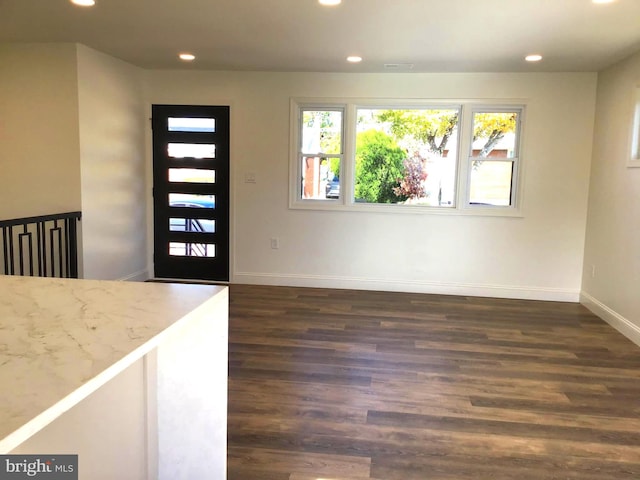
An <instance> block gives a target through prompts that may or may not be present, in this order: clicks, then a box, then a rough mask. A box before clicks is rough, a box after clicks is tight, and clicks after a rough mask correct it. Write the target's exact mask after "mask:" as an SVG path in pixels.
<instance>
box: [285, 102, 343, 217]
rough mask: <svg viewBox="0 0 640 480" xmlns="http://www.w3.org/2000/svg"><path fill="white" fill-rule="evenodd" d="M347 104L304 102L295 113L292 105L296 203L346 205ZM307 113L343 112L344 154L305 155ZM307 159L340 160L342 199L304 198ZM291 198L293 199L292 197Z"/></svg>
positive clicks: (322, 153) (341, 141)
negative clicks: (304, 169) (303, 143)
mask: <svg viewBox="0 0 640 480" xmlns="http://www.w3.org/2000/svg"><path fill="white" fill-rule="evenodd" d="M345 110H346V104H341V103H317V102H304V103H299V104H297V106H296V107H295V111H294V110H293V105H292V118H295V119H296V121H295V124H294V122H291V123H292V128H293V127H295V135H293V137H294V139H295V145H294V147H293V148H295V154H293V155H292V158H295V164H296V166H295V174H294V175H295V176H294V178H295V179H296V180H295V182H294V183H295V198H296V199H297V200H298V202H296V203H300V202H304V203H309V202H311V203H310V204H311V205H313V204H314V203H320V204H322V203H326V202H330V203H334V204H335V203H344V201H343V198H344V193H343V192H344V181H343V174H342V172H343V169H344V167H345V144H346V143H347V142H346V140H345V122H346V120H345V119H346V111H345ZM305 111H322V112H341V113H342V132H341V135H340V151H341V152H342V153H324V152H313V153H305V152H303V151H302V150H303V149H302V140H303V138H302V137H303V135H302V130H303V126H302V118H303V113H304V112H305ZM305 157H320V158H327V159H329V158H338V159H339V160H340V172H341V173H340V177H339V182H340V197H339V198H337V199H333V198H330V199H319V198H303V196H302V195H303V186H302V184H303V176H302V159H303V158H305ZM290 198H291V197H290Z"/></svg>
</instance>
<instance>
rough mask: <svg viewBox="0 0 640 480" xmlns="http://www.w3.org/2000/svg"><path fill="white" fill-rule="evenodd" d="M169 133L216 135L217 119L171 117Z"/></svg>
mask: <svg viewBox="0 0 640 480" xmlns="http://www.w3.org/2000/svg"><path fill="white" fill-rule="evenodd" d="M169 131H170V132H205V133H214V132H215V131H216V119H215V118H180V117H169Z"/></svg>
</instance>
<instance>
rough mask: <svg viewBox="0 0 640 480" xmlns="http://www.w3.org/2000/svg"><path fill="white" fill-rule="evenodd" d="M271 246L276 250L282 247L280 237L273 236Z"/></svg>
mask: <svg viewBox="0 0 640 480" xmlns="http://www.w3.org/2000/svg"><path fill="white" fill-rule="evenodd" d="M271 248H273V249H274V250H277V249H278V248H280V239H279V238H278V237H271Z"/></svg>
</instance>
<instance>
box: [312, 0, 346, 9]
mask: <svg viewBox="0 0 640 480" xmlns="http://www.w3.org/2000/svg"><path fill="white" fill-rule="evenodd" d="M318 3H319V4H320V5H325V6H327V7H332V6H334V5H340V4H341V3H342V0H318Z"/></svg>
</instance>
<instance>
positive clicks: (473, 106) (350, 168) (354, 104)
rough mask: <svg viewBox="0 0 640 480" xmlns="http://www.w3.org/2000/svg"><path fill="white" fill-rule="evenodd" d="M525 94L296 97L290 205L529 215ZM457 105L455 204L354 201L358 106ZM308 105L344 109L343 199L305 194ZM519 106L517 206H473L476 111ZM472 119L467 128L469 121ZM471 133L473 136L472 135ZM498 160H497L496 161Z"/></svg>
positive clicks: (292, 105) (514, 188)
mask: <svg viewBox="0 0 640 480" xmlns="http://www.w3.org/2000/svg"><path fill="white" fill-rule="evenodd" d="M526 103H527V102H526V100H524V99H508V100H505V99H496V100H495V102H494V101H487V100H486V99H485V100H482V101H478V100H473V99H471V100H470V99H462V100H457V99H455V100H450V99H449V100H442V99H439V100H437V99H436V100H432V99H369V98H364V99H362V98H317V97H314V98H306V97H304V98H300V97H293V98H291V99H290V154H289V208H290V209H295V210H322V211H342V212H345V211H346V212H369V213H393V214H398V213H403V214H419V215H424V214H429V215H462V216H497V217H516V218H520V217H523V198H522V190H523V189H522V183H523V178H522V177H523V174H524V168H523V161H522V151H523V131H524V128H523V124H524V113H525V110H526ZM389 107H394V108H428V107H433V108H443V109H444V108H456V109H458V108H459V109H460V112H461V113H460V121H459V131H458V158H457V162H456V176H457V182H456V192H455V204H454V205H453V206H450V207H449V206H440V207H436V206H425V205H398V204H370V203H366V204H363V203H356V202H355V201H354V175H355V172H354V169H355V163H354V161H352V159H354V158H355V144H356V125H355V124H356V111H357V109H358V108H389ZM302 108H305V109H310V108H317V109H319V110H323V109H326V110H330V109H337V108H343V109H344V114H343V138H342V142H343V158H342V164H341V171H340V192H341V195H340V198H339V199H303V198H302V190H301V189H302V185H301V182H300V181H299V179H301V178H302V173H301V168H302V165H301V162H300V161H299V158H298V156H299V155H298V154H299V151H298V149H299V142H300V135H301V132H300V111H301V109H302ZM478 110H481V111H483V112H487V111H498V112H502V111H517V112H519V118H520V122H519V123H520V125H519V131H518V146H517V148H518V157H517V160H518V162H516V165H515V168H514V179H515V180H514V182H513V185H512V193H511V194H512V205H510V206H499V205H496V206H490V205H469V204H468V202H467V198H468V189H469V185H468V182H469V181H470V179H469V170H468V167H467V166H468V161H469V154H467V153H464V152H470V151H471V150H470V147H471V145H470V139H471V135H466V133H465V132H469V131H470V129H471V121H472V114H471V112H472V111H478ZM463 122H467V124H468V125H467V128H466V129H465V127H464V126H463V125H464V123H463ZM466 137H469V139H467V138H466ZM492 161H496V160H492Z"/></svg>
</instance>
